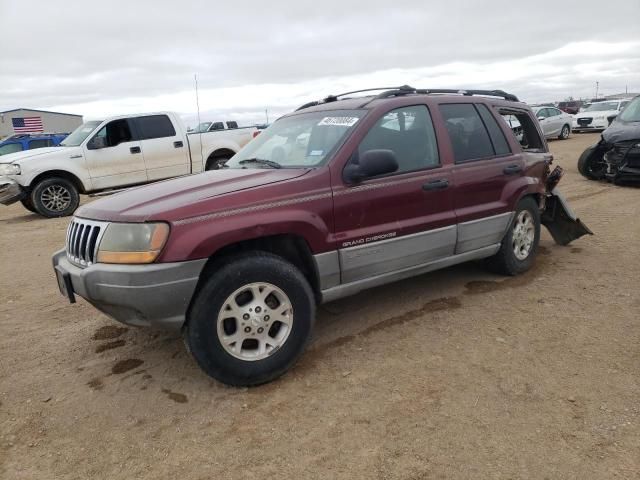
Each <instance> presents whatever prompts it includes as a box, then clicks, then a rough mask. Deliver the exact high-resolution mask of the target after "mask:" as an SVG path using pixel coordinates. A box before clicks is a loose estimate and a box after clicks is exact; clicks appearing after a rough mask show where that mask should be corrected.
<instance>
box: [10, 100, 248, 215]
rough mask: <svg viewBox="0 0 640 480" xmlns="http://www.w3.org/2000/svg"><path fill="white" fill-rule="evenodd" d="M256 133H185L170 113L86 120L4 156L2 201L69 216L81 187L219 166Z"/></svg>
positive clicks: (109, 186) (102, 187)
mask: <svg viewBox="0 0 640 480" xmlns="http://www.w3.org/2000/svg"><path fill="white" fill-rule="evenodd" d="M258 133H259V130H258V129H257V128H255V127H246V128H234V129H225V130H219V131H210V132H206V133H198V134H190V135H187V132H186V130H185V128H184V126H183V124H182V121H181V120H180V118H179V117H178V115H176V114H175V113H171V112H160V113H149V114H139V115H122V116H118V117H111V118H109V119H107V120H96V121H90V122H86V123H84V124H83V125H81V126H80V127H78V128H77V129H76V130H75V131H74V132H73V133H71V135H69V136H68V137H67V138H66V139H65V140H64V141H63V142H62V143H61V144H60V145H59V146H57V147H51V148H41V149H38V150H30V151H25V152H18V153H13V154H9V155H3V156H2V157H0V203H2V204H4V205H10V204H12V203H14V202H17V201H21V202H22V204H23V205H24V207H25V208H27V209H29V210H31V211H32V212H36V213H39V214H40V215H43V216H45V217H62V216H66V215H71V214H72V213H73V212H74V211H75V210H76V208H77V207H78V204H79V202H80V194H81V193H97V192H103V191H108V190H113V189H120V188H124V187H128V186H133V185H140V184H144V183H150V182H155V181H157V180H162V179H166V178H172V177H178V176H182V175H189V174H192V173H200V172H202V171H204V170H211V169H214V168H217V167H218V166H219V165H220V164H221V163H224V162H225V161H226V160H228V159H229V158H231V157H232V156H233V155H235V154H236V153H237V152H238V151H239V150H240V149H241V148H242V147H243V146H244V145H246V144H247V143H248V142H249V141H250V140H251V139H253V138H254V137H255V136H256V135H257V134H258Z"/></svg>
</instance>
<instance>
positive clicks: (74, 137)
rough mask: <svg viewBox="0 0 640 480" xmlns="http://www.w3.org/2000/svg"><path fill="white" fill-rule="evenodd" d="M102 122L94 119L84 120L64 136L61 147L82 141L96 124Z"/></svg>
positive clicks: (73, 145)
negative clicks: (90, 120) (69, 133)
mask: <svg viewBox="0 0 640 480" xmlns="http://www.w3.org/2000/svg"><path fill="white" fill-rule="evenodd" d="M101 123H102V120H94V121H92V122H85V123H83V124H82V125H80V126H79V127H78V128H76V129H75V130H74V131H73V132H72V133H71V135H69V136H68V137H67V138H65V139H64V140H63V141H62V142H60V145H62V146H63V147H77V146H79V145H80V144H81V143H82V142H84V140H85V138H87V137H88V136H89V135H91V132H93V131H94V130H95V129H96V127H97V126H98V125H100V124H101Z"/></svg>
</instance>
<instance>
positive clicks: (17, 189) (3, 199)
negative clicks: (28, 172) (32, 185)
mask: <svg viewBox="0 0 640 480" xmlns="http://www.w3.org/2000/svg"><path fill="white" fill-rule="evenodd" d="M25 195H26V194H25V191H24V190H23V189H22V187H21V186H20V185H18V183H16V182H15V181H14V180H11V179H10V178H8V177H0V203H1V204H3V205H11V204H12V203H15V202H17V201H18V200H22V198H24V196H25Z"/></svg>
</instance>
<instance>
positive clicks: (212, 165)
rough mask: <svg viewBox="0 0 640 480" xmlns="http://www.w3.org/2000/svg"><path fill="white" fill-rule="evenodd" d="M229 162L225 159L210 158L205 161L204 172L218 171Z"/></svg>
mask: <svg viewBox="0 0 640 480" xmlns="http://www.w3.org/2000/svg"><path fill="white" fill-rule="evenodd" d="M228 161H229V158H227V157H211V158H209V159H208V160H207V164H206V166H205V168H204V169H205V171H209V170H219V169H221V168H222V166H223V165H224V164H225V163H227V162H228Z"/></svg>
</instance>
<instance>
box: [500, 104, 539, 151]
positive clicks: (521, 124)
mask: <svg viewBox="0 0 640 480" xmlns="http://www.w3.org/2000/svg"><path fill="white" fill-rule="evenodd" d="M500 116H501V117H502V119H503V120H504V121H505V123H506V124H507V126H508V128H509V129H510V130H511V131H512V132H513V136H514V137H515V138H516V140H518V142H519V143H520V145H522V148H523V149H524V150H532V151H538V150H544V142H543V141H542V139H541V138H540V134H539V133H538V129H537V128H536V125H535V123H534V122H533V120H532V119H531V117H530V116H529V115H528V114H527V113H525V112H518V111H511V110H500Z"/></svg>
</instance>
